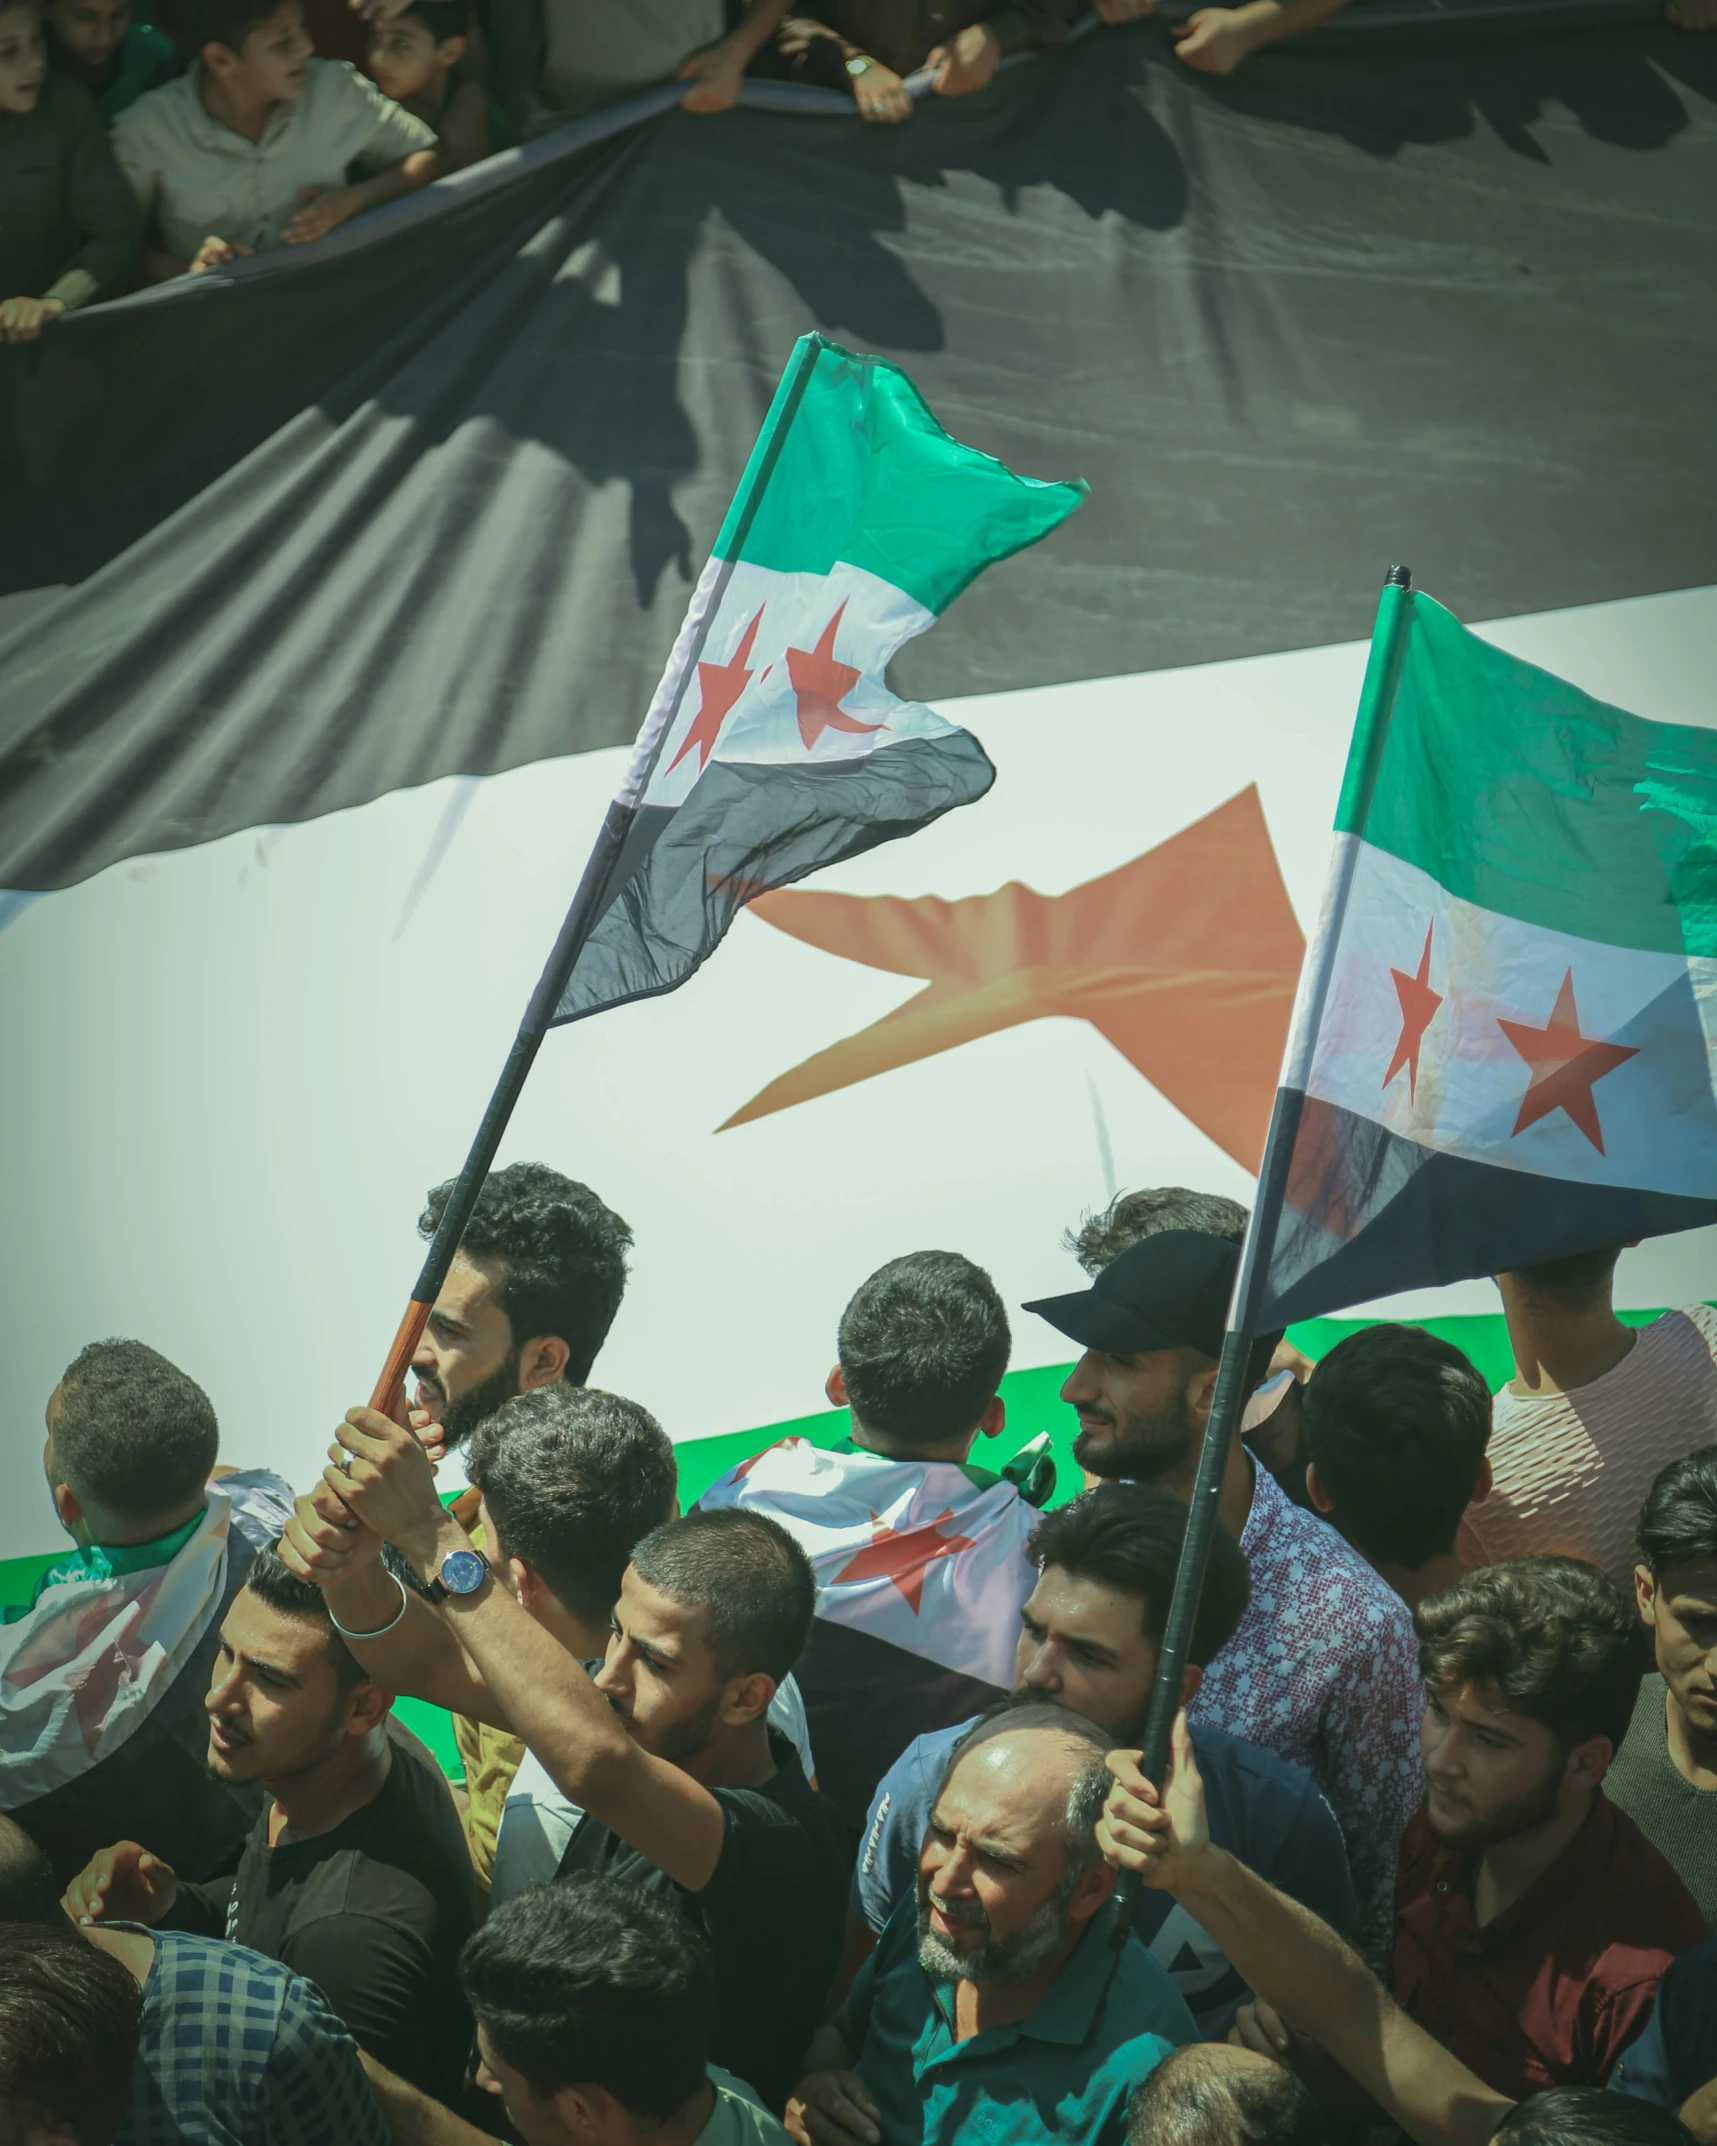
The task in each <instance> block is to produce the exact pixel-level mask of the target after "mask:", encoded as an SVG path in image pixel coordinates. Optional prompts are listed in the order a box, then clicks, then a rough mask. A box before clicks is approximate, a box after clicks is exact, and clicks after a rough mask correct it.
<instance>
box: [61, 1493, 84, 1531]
mask: <svg viewBox="0 0 1717 2146" xmlns="http://www.w3.org/2000/svg"><path fill="white" fill-rule="evenodd" d="M54 1511H55V1512H56V1513H58V1514H59V1516H60V1525H61V1527H63V1528H64V1529H65V1531H66V1533H67V1534H68V1535H70V1534H72V1533H73V1532H74V1531H75V1530H76V1529H77V1527H78V1525H79V1523H80V1522H81V1521H82V1519H83V1507H82V1506H81V1505H80V1504H79V1503H78V1501H77V1494H76V1492H75V1491H74V1490H73V1489H72V1486H71V1485H70V1484H69V1483H56V1484H55V1485H54Z"/></svg>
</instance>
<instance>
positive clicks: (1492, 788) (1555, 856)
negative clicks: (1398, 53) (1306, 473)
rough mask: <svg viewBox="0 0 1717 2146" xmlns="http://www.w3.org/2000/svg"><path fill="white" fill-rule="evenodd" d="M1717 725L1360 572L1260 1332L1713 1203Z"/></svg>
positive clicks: (1286, 1076) (1692, 1223)
mask: <svg viewBox="0 0 1717 2146" xmlns="http://www.w3.org/2000/svg"><path fill="white" fill-rule="evenodd" d="M1714 1042H1717V730H1706V729H1700V728H1696V727H1693V726H1689V725H1681V724H1672V723H1651V722H1645V721H1642V720H1641V719H1640V718H1639V717H1637V716H1632V715H1627V714H1624V713H1623V712H1622V711H1621V710H1620V709H1619V708H1611V707H1606V706H1605V705H1604V704H1603V703H1602V702H1601V701H1596V700H1593V699H1591V698H1589V697H1588V696H1587V695H1586V694H1584V693H1581V692H1579V691H1578V690H1576V688H1575V687H1573V686H1571V685H1568V684H1566V683H1565V682H1564V681H1563V680H1561V679H1559V678H1553V677H1551V676H1550V675H1549V674H1548V673H1547V672H1545V671H1541V670H1538V669H1536V668H1535V667H1534V666H1533V665H1532V664H1529V663H1522V662H1520V661H1519V660H1518V659H1516V658H1515V657H1512V656H1508V655H1505V654H1504V653H1503V652H1502V650H1500V649H1498V648H1494V647H1492V646H1491V645H1490V643H1488V642H1486V641H1482V640H1480V639H1479V638H1478V636H1477V635H1476V634H1472V633H1469V632H1467V631H1466V629H1465V628H1464V627H1462V626H1461V625H1460V624H1459V622H1458V621H1457V620H1455V619H1454V618H1452V617H1451V616H1450V615H1449V613H1448V612H1447V611H1445V610H1443V609H1442V608H1441V607H1440V606H1439V605H1437V604H1435V603H1433V602H1432V601H1431V599H1430V598H1429V597H1428V596H1425V595H1422V594H1420V593H1418V592H1415V591H1410V590H1408V589H1406V588H1405V587H1402V588H1396V587H1390V588H1388V589H1386V590H1385V591H1384V598H1383V607H1382V610H1381V612H1380V614H1379V620H1378V630H1377V635H1376V638H1375V639H1374V641H1373V644H1372V661H1371V668H1370V671H1369V672H1368V675H1367V681H1366V694H1365V699H1364V702H1363V704H1362V707H1361V711H1360V720H1359V724H1358V727H1357V729H1356V732H1355V736H1354V743H1353V749H1352V752H1351V754H1350V756H1349V760H1348V767H1347V777H1346V781H1345V783H1344V785H1343V789H1342V796H1341V803H1340V806H1339V807H1338V810H1337V816H1336V850H1335V857H1334V861H1333V864H1332V867H1331V872H1330V879H1329V886H1328V891H1327V893H1326V896H1325V901H1324V913H1323V917H1322V919H1321V921H1320V924H1319V928H1318V933H1317V937H1316V939H1315V940H1314V942H1313V945H1312V947H1311V949H1310V951H1309V952H1308V954H1307V957H1306V963H1305V968H1304V970H1303V972H1302V977H1301V986H1300V995H1299V999H1298V1002H1297V1004H1296V1007H1295V1014H1294V1025H1293V1030H1292V1033H1291V1036H1290V1039H1289V1044H1288V1051H1287V1058H1286V1063H1285V1068H1284V1072H1283V1082H1282V1090H1281V1094H1280V1096H1279V1097H1278V1101H1277V1115H1276V1125H1275V1129H1274V1130H1273V1132H1272V1138H1271V1142H1270V1152H1269V1156H1268V1159H1267V1161H1266V1165H1265V1170H1266V1177H1267V1178H1270V1177H1273V1178H1274V1184H1273V1185H1271V1186H1270V1187H1269V1190H1270V1191H1272V1192H1273V1191H1274V1189H1275V1185H1279V1186H1280V1190H1281V1195H1282V1212H1281V1220H1280V1223H1279V1225H1278V1227H1277V1231H1276V1236H1275V1249H1274V1254H1273V1257H1272V1259H1271V1262H1270V1266H1269V1273H1268V1280H1267V1283H1266V1286H1265V1291H1264V1294H1263V1299H1262V1301H1261V1303H1260V1305H1259V1307H1258V1309H1257V1311H1256V1312H1255V1314H1254V1316H1253V1319H1252V1321H1251V1323H1252V1325H1253V1326H1254V1329H1255V1330H1256V1331H1262V1330H1264V1329H1266V1328H1269V1327H1272V1326H1278V1325H1281V1324H1284V1323H1285V1322H1287V1321H1289V1320H1294V1319H1304V1318H1310V1317H1312V1316H1314V1315H1315V1314H1317V1313H1319V1312H1325V1311H1333V1310H1335V1309H1337V1308H1338V1307H1339V1306H1341V1305H1344V1304H1354V1303H1361V1302H1365V1301H1367V1300H1370V1299H1372V1298H1376V1297H1382V1296H1388V1295H1391V1294H1393V1293H1394V1292H1395V1291H1398V1290H1403V1289H1409V1288H1414V1287H1418V1286H1421V1285H1423V1284H1426V1283H1433V1282H1447V1281H1457V1280H1460V1279H1462V1278H1464V1277H1467V1276H1471V1275H1480V1274H1496V1273H1500V1272H1502V1271H1504V1270H1506V1269H1508V1268H1511V1267H1517V1266H1525V1265H1529V1264H1532V1263H1533V1262H1536V1261H1540V1260H1548V1259H1556V1258H1560V1257H1563V1256H1565V1255H1567V1254H1571V1253H1575V1252H1581V1251H1587V1250H1596V1249H1598V1248H1599V1247H1600V1246H1608V1245H1615V1244H1623V1243H1626V1242H1629V1241H1631V1240H1632V1239H1634V1238H1638V1237H1645V1236H1656V1235H1661V1234H1664V1233H1667V1232H1669V1231H1673V1230H1681V1229H1691V1228H1695V1227H1697V1226H1699V1225H1702V1224H1705V1223H1709V1222H1713V1221H1717V1059H1714Z"/></svg>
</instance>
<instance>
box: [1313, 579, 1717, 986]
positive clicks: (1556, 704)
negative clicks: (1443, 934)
mask: <svg viewBox="0 0 1717 2146" xmlns="http://www.w3.org/2000/svg"><path fill="white" fill-rule="evenodd" d="M1412 606H1413V609H1412V617H1411V620H1410V622H1409V625H1408V631H1407V646H1406V653H1405V657H1404V660H1403V663H1402V668H1401V681H1400V687H1399V690H1398V692H1397V694H1396V699H1395V707H1394V713H1393V715H1392V716H1391V718H1390V721H1389V729H1388V733H1387V736H1386V738H1385V740H1384V745H1383V751H1382V756H1381V762H1380V765H1379V768H1378V772H1377V780H1376V784H1375V787H1374V789H1373V790H1372V793H1371V798H1370V806H1369V810H1365V809H1363V806H1362V804H1361V802H1360V801H1359V800H1357V799H1355V798H1352V797H1349V796H1348V795H1347V794H1345V793H1344V795H1343V798H1342V806H1341V809H1340V811H1338V813H1337V827H1338V829H1339V830H1340V831H1341V832H1343V833H1346V834H1355V835H1359V836H1361V837H1362V838H1363V839H1364V840H1365V841H1367V842H1369V843H1372V844H1374V845H1375V846H1376V847H1377V848H1379V849H1384V850H1388V851H1390V852H1391V853H1392V854H1393V855H1395V856H1397V857H1402V858H1405V859H1406V861H1407V862H1408V863H1409V864H1415V865H1418V866H1419V868H1420V869H1421V870H1422V871H1425V872H1428V873H1429V874H1430V875H1431V877H1432V878H1433V879H1435V880H1436V881H1437V882H1438V883H1439V885H1441V886H1444V887H1447V888H1448V890H1449V892H1450V893H1451V894H1457V895H1459V896H1460V897H1461V898H1462V899H1463V900H1465V901H1469V902H1474V903H1477V904H1478V906H1479V907H1480V908H1483V909H1493V910H1497V911H1499V912H1501V913H1502V914H1503V915H1505V916H1512V917H1519V918H1521V919H1522V920H1523V921H1524V922H1526V923H1528V924H1537V925H1541V926H1544V927H1545V928H1547V929H1549V930H1552V931H1563V932H1572V933H1574V934H1576V935H1577V936H1578V937H1580V938H1585V939H1595V940H1598V941H1600V942H1601V943H1603V944H1606V945H1610V946H1629V947H1636V948H1640V949H1642V950H1644V951H1646V952H1650V953H1668V954H1681V953H1687V954H1695V955H1711V954H1717V731H1711V730H1700V729H1694V728H1691V727H1690V726H1688V725H1685V724H1679V723H1648V722H1646V721H1644V720H1643V719H1642V718H1641V717H1639V716H1636V715H1628V714H1626V713H1624V712H1623V710H1621V709H1620V708H1611V707H1608V706H1607V705H1606V704H1605V703H1604V702H1603V701H1599V700H1593V699H1592V698H1591V697H1590V696H1589V695H1588V694H1585V693H1582V692H1580V691H1579V689H1578V688H1577V687H1575V686H1571V685H1569V684H1568V683H1567V682H1566V681H1565V680H1563V679H1560V678H1553V677H1552V676H1551V675H1550V673H1549V672H1548V671H1541V670H1539V669H1538V668H1537V666H1536V665H1534V664H1531V663H1522V662H1521V661H1520V660H1519V658H1518V657H1515V656H1510V655H1505V654H1504V653H1503V651H1502V650H1501V649H1500V648H1493V647H1492V646H1491V644H1490V643H1489V642H1488V641H1481V640H1480V639H1479V637H1478V636H1477V635H1476V634H1473V633H1469V632H1468V631H1467V630H1466V628H1465V627H1464V626H1462V625H1461V623H1460V621H1459V620H1458V619H1456V618H1454V617H1453V616H1451V614H1450V613H1449V612H1447V611H1445V610H1444V609H1443V608H1442V606H1441V605H1439V604H1436V603H1433V602H1432V601H1431V599H1430V598H1429V597H1428V596H1425V595H1422V594H1420V593H1418V592H1417V591H1415V592H1414V594H1413V597H1412Z"/></svg>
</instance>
